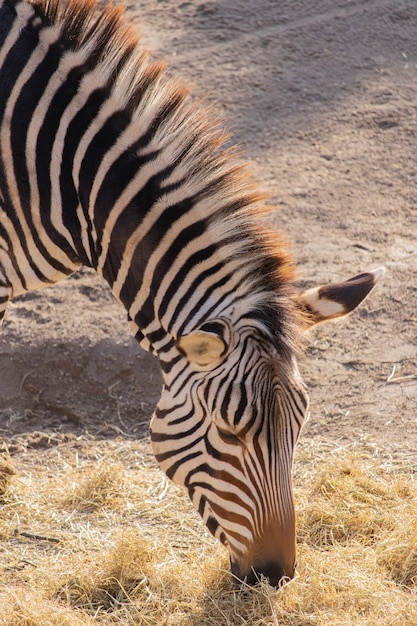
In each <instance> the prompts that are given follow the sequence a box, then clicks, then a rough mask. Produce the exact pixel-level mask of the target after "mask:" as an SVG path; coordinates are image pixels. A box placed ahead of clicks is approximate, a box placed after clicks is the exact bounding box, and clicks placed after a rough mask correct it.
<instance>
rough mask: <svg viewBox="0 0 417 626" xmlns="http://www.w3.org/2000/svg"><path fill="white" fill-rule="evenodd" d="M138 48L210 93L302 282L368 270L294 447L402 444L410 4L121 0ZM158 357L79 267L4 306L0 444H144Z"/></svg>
mask: <svg viewBox="0 0 417 626" xmlns="http://www.w3.org/2000/svg"><path fill="white" fill-rule="evenodd" d="M128 10H129V14H130V15H131V17H132V20H134V21H135V22H137V24H138V27H139V28H140V30H141V32H142V34H143V41H144V43H145V45H146V46H148V47H151V48H152V49H153V50H154V51H155V53H156V54H158V55H160V54H161V55H162V56H163V57H164V58H166V59H167V61H168V62H169V64H170V66H171V67H172V68H173V71H174V72H179V73H181V74H182V75H183V76H184V77H185V78H186V80H187V81H189V82H191V83H193V84H194V85H195V92H196V94H197V95H203V94H206V93H208V94H209V96H208V97H209V100H210V101H213V102H217V103H218V106H219V107H220V108H221V109H222V110H223V111H224V113H225V118H226V120H227V124H228V125H229V127H230V128H232V129H234V131H235V139H236V141H237V142H239V143H240V144H241V146H242V148H243V151H244V153H245V154H246V155H247V157H248V159H250V160H251V161H253V168H254V170H255V172H256V175H257V177H258V178H259V180H260V185H261V187H263V188H266V189H267V190H269V191H270V192H271V194H272V198H273V202H274V203H276V204H277V207H278V208H277V211H276V214H275V216H274V226H275V227H276V228H277V229H279V230H280V231H281V232H282V233H283V235H284V236H285V237H286V238H287V239H288V240H289V241H290V242H291V245H292V250H293V254H294V258H295V259H296V262H297V265H298V268H299V275H300V279H299V284H300V288H304V287H308V286H313V285H316V284H320V283H326V282H330V281H335V280H339V279H345V278H349V277H350V276H353V275H354V274H357V273H360V272H362V271H365V270H367V269H373V268H376V267H379V266H381V265H383V266H385V267H386V269H387V274H386V277H385V280H384V283H383V284H382V285H381V286H378V288H377V290H376V291H375V292H374V293H373V294H372V296H371V297H370V298H369V299H368V300H367V301H366V302H365V304H364V305H363V306H362V307H361V308H360V310H358V311H357V312H356V313H355V314H354V315H353V316H351V317H350V318H348V319H346V320H344V321H341V322H339V323H335V324H330V325H327V326H322V327H320V328H319V329H318V330H317V331H315V332H314V333H313V334H311V335H310V337H309V339H308V342H307V345H306V352H305V355H303V356H302V358H301V363H300V367H301V370H302V374H303V376H304V378H305V380H306V383H307V384H308V387H309V389H310V392H311V419H310V421H309V423H308V425H307V426H306V428H305V430H304V437H313V436H318V437H321V438H323V439H326V440H335V441H336V440H346V438H347V439H350V440H354V439H360V438H363V437H368V438H371V439H372V440H373V441H375V442H377V443H378V442H381V444H387V443H389V444H392V446H393V447H394V448H396V449H397V450H406V449H408V450H413V449H414V450H417V356H416V349H417V336H416V335H417V283H416V276H417V209H416V202H417V186H416V176H417V159H416V154H417V151H416V135H417V3H416V2H415V1H414V0H313V1H311V0H297V1H296V2H295V1H294V0H213V1H206V2H204V1H200V0H196V1H193V2H180V1H174V0H132V2H131V4H130V5H129V8H128ZM160 385H161V378H160V374H159V368H158V364H157V362H156V361H155V360H154V359H153V358H151V357H150V356H148V355H146V354H144V353H143V352H142V351H141V350H140V349H139V348H138V347H137V346H136V344H135V342H134V340H133V339H131V338H130V336H129V330H128V326H127V323H126V314H125V312H124V311H123V310H122V309H121V308H120V307H119V305H118V304H117V303H116V302H115V301H114V299H113V296H112V295H111V293H110V291H109V289H108V288H107V286H106V285H105V284H104V283H103V282H102V281H101V280H99V279H98V278H97V277H96V276H95V275H94V274H93V273H92V272H90V271H88V270H81V271H80V272H78V273H77V274H75V275H73V276H72V277H70V278H69V279H68V280H66V281H64V282H62V283H60V284H59V285H57V286H55V287H53V288H48V289H45V290H44V291H42V292H36V293H31V294H28V295H26V296H24V297H21V298H19V299H17V300H15V301H14V302H13V304H12V306H10V308H9V310H8V312H7V316H6V319H5V322H4V325H3V330H2V333H1V335H0V434H1V435H4V436H6V437H7V439H8V440H9V442H10V441H11V442H13V441H14V440H15V438H16V436H19V437H21V438H22V437H23V438H24V439H25V441H26V444H28V445H29V446H33V447H35V448H37V447H38V448H40V447H42V446H45V445H49V444H52V443H53V442H54V440H58V439H59V440H62V439H63V438H74V437H77V438H79V437H80V438H81V440H87V439H88V438H89V436H94V437H101V438H113V437H124V438H125V439H126V440H129V439H130V438H132V439H134V438H138V437H139V438H140V437H143V436H146V433H147V426H148V422H149V418H150V416H151V413H152V410H153V407H154V405H155V403H156V401H157V399H158V394H159V390H160Z"/></svg>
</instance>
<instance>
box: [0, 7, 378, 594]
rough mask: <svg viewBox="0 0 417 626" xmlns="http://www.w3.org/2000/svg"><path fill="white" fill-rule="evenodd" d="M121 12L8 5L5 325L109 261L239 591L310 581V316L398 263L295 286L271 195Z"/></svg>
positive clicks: (3, 14) (323, 314)
mask: <svg viewBox="0 0 417 626" xmlns="http://www.w3.org/2000/svg"><path fill="white" fill-rule="evenodd" d="M123 11H124V8H123V7H121V6H113V5H110V4H109V5H107V6H106V7H104V8H99V7H98V5H97V4H96V1H95V0H67V1H66V2H65V3H60V1H59V0H32V1H30V0H0V319H1V318H3V316H4V313H5V311H6V307H7V304H8V302H9V300H11V299H12V298H15V297H17V296H19V295H20V294H23V293H25V292H27V291H29V290H33V289H40V288H42V287H45V286H48V285H51V284H53V283H55V282H57V281H59V280H61V279H63V278H65V277H66V276H68V275H70V274H71V273H73V272H74V271H76V270H77V269H78V268H79V267H80V266H82V265H84V266H88V267H90V268H94V269H95V270H96V271H97V273H98V274H99V275H101V276H102V277H104V279H105V280H106V281H107V283H108V284H109V286H110V288H111V290H112V292H113V294H114V296H115V297H116V299H118V300H119V301H120V303H121V305H122V306H124V308H125V310H126V312H127V316H128V321H129V324H130V328H131V331H132V333H133V335H134V337H135V338H136V339H137V341H138V343H139V344H140V345H141V346H142V347H143V348H145V349H146V350H147V351H149V352H151V353H152V354H154V355H155V356H156V357H157V358H158V360H159V363H160V366H161V370H162V376H163V387H162V392H161V398H160V400H159V402H158V404H157V406H156V408H155V411H154V413H153V416H152V418H151V424H150V434H151V443H152V447H153V451H154V454H155V457H156V460H157V461H158V463H159V465H160V467H161V468H162V470H163V471H164V472H165V473H166V475H167V476H168V477H169V478H170V479H171V480H172V481H174V482H175V483H177V484H179V485H182V486H183V487H185V489H186V490H187V492H188V495H189V497H190V499H191V501H192V503H193V505H194V507H195V508H196V510H197V511H198V513H199V514H200V516H201V517H202V519H203V521H204V523H205V524H206V526H207V528H208V529H209V531H210V532H211V533H212V534H213V535H214V536H215V537H216V538H217V539H218V540H219V541H220V542H221V543H222V544H223V545H224V546H225V547H226V548H227V550H228V553H229V557H230V563H231V572H232V575H233V578H234V580H235V583H236V585H237V586H239V585H240V584H241V583H242V582H243V581H246V582H247V583H248V584H252V583H255V582H256V581H257V580H259V578H260V577H261V576H262V575H263V576H265V577H266V578H267V579H268V580H269V582H270V583H271V585H274V586H278V585H279V584H281V581H283V580H286V579H290V578H292V577H293V576H294V573H295V568H296V518H295V507H294V498H293V486H292V466H293V455H294V449H295V445H296V442H297V440H298V437H299V434H300V430H301V427H302V425H303V423H304V421H305V419H306V417H307V414H308V411H309V403H308V396H307V392H306V388H305V386H304V383H303V381H302V379H301V376H300V373H299V370H298V366H297V360H296V358H297V353H298V349H299V343H300V342H299V337H300V336H301V333H302V331H303V330H304V329H305V328H309V327H312V326H313V325H314V324H316V323H319V322H323V321H326V320H328V319H333V318H336V317H340V316H343V315H346V314H347V313H349V312H351V311H352V310H353V309H354V308H356V306H357V305H358V304H359V303H360V302H361V301H362V300H363V299H364V298H365V297H366V296H367V295H368V293H369V292H370V291H371V289H372V288H373V287H374V285H375V284H376V282H377V281H378V279H379V278H380V277H381V275H382V270H381V269H379V270H375V271H373V272H369V273H365V274H361V275H359V276H356V277H355V278H353V279H351V280H349V281H346V282H342V283H339V284H336V285H334V284H331V285H325V286H321V287H316V288H312V289H310V290H308V291H306V292H304V293H301V294H298V293H296V290H295V286H294V285H295V270H294V267H293V262H292V260H291V257H290V255H289V253H288V251H287V249H286V247H285V246H284V245H283V244H282V243H281V238H280V236H279V235H278V234H277V233H275V232H273V231H272V230H271V229H270V228H269V227H268V226H267V221H266V219H265V218H266V217H267V216H268V215H269V212H270V211H272V210H273V209H272V208H269V200H267V198H266V196H265V195H264V194H263V193H262V192H260V191H259V186H258V185H257V184H256V183H255V182H254V180H253V179H252V177H251V175H250V174H249V173H248V170H247V167H246V166H245V165H244V164H242V163H241V159H240V157H238V156H237V154H236V151H235V149H234V148H231V147H230V141H229V138H228V136H227V135H226V133H225V132H224V131H223V130H222V122H221V120H219V119H218V118H217V114H215V113H214V112H212V111H211V110H210V109H209V108H208V106H207V105H205V104H204V103H203V102H201V101H199V100H195V99H193V97H192V96H191V95H190V93H189V90H188V88H186V87H185V86H184V84H183V83H182V82H181V81H180V80H178V79H175V78H170V77H169V76H168V73H167V72H166V71H165V67H164V64H163V63H161V62H159V61H156V60H153V59H151V58H150V57H149V56H148V53H147V52H146V51H144V50H143V49H142V47H141V45H140V43H139V39H138V36H137V35H136V32H135V30H134V27H132V26H131V25H130V24H129V23H128V21H127V20H126V18H125V17H124V15H123Z"/></svg>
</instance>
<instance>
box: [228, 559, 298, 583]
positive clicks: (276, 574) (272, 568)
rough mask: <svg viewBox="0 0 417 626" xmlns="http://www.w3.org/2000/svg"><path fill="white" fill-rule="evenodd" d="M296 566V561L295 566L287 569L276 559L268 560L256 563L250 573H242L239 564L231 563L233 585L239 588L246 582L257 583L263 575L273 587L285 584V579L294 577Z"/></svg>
mask: <svg viewBox="0 0 417 626" xmlns="http://www.w3.org/2000/svg"><path fill="white" fill-rule="evenodd" d="M296 566H297V563H296V562H294V565H293V567H292V568H290V570H289V571H287V570H286V569H285V568H284V567H283V566H282V564H281V563H278V562H276V561H266V562H264V563H261V564H259V565H254V566H253V567H251V569H250V570H249V572H248V573H246V574H243V575H242V572H241V571H240V568H239V566H238V565H237V564H236V563H231V570H232V574H233V586H234V587H235V588H239V587H240V586H241V585H242V583H246V584H247V585H256V583H258V582H260V581H261V578H262V576H264V577H265V578H267V579H268V582H269V584H270V585H271V586H272V587H278V586H279V585H280V584H283V583H284V582H285V581H288V580H290V579H291V578H293V577H294V574H295V568H296Z"/></svg>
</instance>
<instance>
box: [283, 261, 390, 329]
mask: <svg viewBox="0 0 417 626" xmlns="http://www.w3.org/2000/svg"><path fill="white" fill-rule="evenodd" d="M384 273H385V269H384V268H383V267H380V268H378V269H376V270H374V271H373V272H368V273H366V274H359V275H358V276H354V277H353V278H350V279H349V280H346V281H345V282H343V283H337V284H330V285H323V286H321V287H314V288H313V289H309V290H308V291H304V292H303V293H301V294H298V295H297V296H295V302H296V305H297V307H298V308H299V309H300V310H301V312H302V314H303V319H304V320H305V323H306V326H307V327H311V326H314V325H315V324H318V323H320V322H326V321H327V320H332V319H335V318H337V317H343V316H344V315H347V314H348V313H350V312H351V311H353V310H354V309H356V307H357V306H358V305H359V304H360V303H361V302H362V300H364V299H365V298H366V296H367V295H368V294H369V292H370V291H371V290H372V289H373V288H374V287H375V285H376V283H377V282H378V281H379V280H380V279H381V278H382V276H383V275H384Z"/></svg>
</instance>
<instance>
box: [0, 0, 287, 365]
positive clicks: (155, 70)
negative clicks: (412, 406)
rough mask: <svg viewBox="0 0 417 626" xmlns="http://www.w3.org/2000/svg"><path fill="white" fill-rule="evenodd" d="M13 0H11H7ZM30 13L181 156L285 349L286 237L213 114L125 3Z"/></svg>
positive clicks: (77, 3)
mask: <svg viewBox="0 0 417 626" xmlns="http://www.w3.org/2000/svg"><path fill="white" fill-rule="evenodd" d="M6 1H8V2H10V4H14V1H13V0H6ZM28 2H29V3H30V4H31V5H32V6H33V8H34V10H35V14H36V16H37V17H38V18H40V19H41V20H42V22H43V23H44V24H47V25H49V26H51V27H54V28H55V29H58V30H59V37H60V43H61V45H62V49H63V50H64V51H65V50H68V51H73V52H75V53H77V54H80V59H81V61H82V65H83V67H85V72H89V71H92V70H94V69H96V70H98V71H100V72H103V73H104V75H105V76H106V77H107V85H108V89H109V92H111V94H112V96H113V97H115V98H116V99H118V101H119V102H120V106H121V107H123V109H124V110H125V111H126V112H127V113H128V114H129V115H130V117H131V120H132V123H133V124H135V123H138V124H151V126H152V130H153V133H154V140H155V141H159V142H160V145H161V146H163V147H164V150H166V151H167V153H168V155H169V156H170V158H171V159H175V162H176V163H178V162H179V163H181V171H182V172H183V174H184V179H185V180H186V181H187V185H188V188H189V191H190V194H193V195H194V196H196V197H198V199H199V201H200V200H202V202H201V205H202V206H203V207H206V208H205V213H204V215H203V216H202V217H203V219H204V220H205V221H206V223H207V228H208V230H211V231H212V233H213V234H214V235H213V236H214V237H215V241H216V242H217V244H218V246H219V248H221V247H222V246H224V248H225V254H227V255H230V254H233V258H234V259H236V258H241V262H242V267H244V268H245V272H246V274H247V281H248V283H250V285H251V292H252V294H253V295H252V297H251V301H250V302H248V312H251V311H252V313H253V317H254V318H255V319H256V320H257V321H258V322H260V323H261V324H262V325H263V327H264V328H265V329H266V330H267V331H268V334H269V335H270V336H271V337H272V339H273V340H274V341H275V343H276V344H277V346H279V349H280V351H281V353H282V352H284V353H285V352H287V350H286V348H290V350H291V349H292V346H293V337H294V336H295V335H294V332H293V330H294V329H295V327H296V322H297V320H296V313H295V310H294V307H293V306H292V304H291V298H290V295H292V291H291V284H292V282H293V279H294V274H293V268H292V264H291V261H290V258H289V256H288V254H287V252H286V249H285V245H284V244H283V243H282V241H280V240H279V239H278V237H277V234H276V233H274V232H273V231H272V230H269V229H268V228H267V227H266V226H264V225H263V224H264V218H265V217H266V216H267V215H268V214H269V213H270V212H271V210H272V209H271V208H269V207H267V206H265V200H266V196H265V194H263V193H260V192H259V190H258V189H257V188H256V185H255V184H254V183H253V182H252V179H251V176H250V175H249V174H248V170H247V167H246V166H244V165H242V164H241V162H240V159H239V158H238V157H237V153H236V149H235V148H230V146H229V144H228V140H229V136H228V135H226V134H225V133H224V132H223V131H222V129H221V126H222V124H221V123H220V120H219V118H218V116H217V115H216V114H215V113H213V111H212V110H211V109H209V107H208V106H207V105H206V104H204V103H202V102H201V101H197V102H195V101H192V100H191V98H190V96H189V90H188V88H187V87H186V86H185V85H184V84H183V83H181V82H179V81H177V80H174V79H172V78H170V77H169V76H168V74H167V72H166V71H165V64H163V63H161V62H159V61H154V60H152V59H150V58H149V56H148V53H147V51H146V50H144V49H142V47H141V46H140V45H139V37H138V35H137V33H136V30H135V28H134V27H133V26H132V25H131V24H130V23H128V21H127V20H126V19H125V18H124V17H123V14H124V11H125V8H124V7H123V6H113V5H112V4H108V5H107V6H105V7H104V8H100V7H99V6H98V4H97V2H96V0H66V1H65V2H63V0H28Z"/></svg>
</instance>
